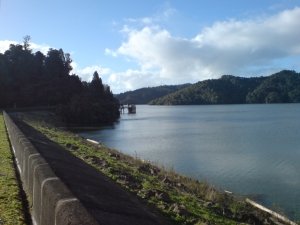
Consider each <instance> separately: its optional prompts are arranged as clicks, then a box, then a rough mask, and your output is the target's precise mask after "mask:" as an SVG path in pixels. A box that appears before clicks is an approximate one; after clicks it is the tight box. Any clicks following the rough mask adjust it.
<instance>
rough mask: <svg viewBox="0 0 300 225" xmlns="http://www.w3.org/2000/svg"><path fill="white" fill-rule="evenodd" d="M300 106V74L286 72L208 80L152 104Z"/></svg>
mask: <svg viewBox="0 0 300 225" xmlns="http://www.w3.org/2000/svg"><path fill="white" fill-rule="evenodd" d="M289 102H300V74H299V73H296V72H295V71H289V70H283V71H281V72H279V73H276V74H273V75H271V76H268V77H252V78H243V77H235V76H231V75H224V76H222V77H221V78H220V79H213V80H205V81H201V82H198V83H196V84H193V85H190V86H188V87H186V88H184V89H181V90H178V91H176V92H174V93H171V94H168V95H166V96H163V97H161V98H158V99H155V100H153V101H151V102H150V104H153V105H200V104H243V103H289Z"/></svg>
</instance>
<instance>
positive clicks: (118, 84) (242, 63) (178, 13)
mask: <svg viewBox="0 0 300 225" xmlns="http://www.w3.org/2000/svg"><path fill="white" fill-rule="evenodd" d="M0 1H1V6H0V51H1V52H4V51H5V49H7V47H8V46H9V43H17V42H22V38H23V37H24V36H25V35H30V36H31V38H32V48H33V50H42V51H44V52H45V53H46V52H47V49H48V48H49V47H52V48H62V49H64V51H65V52H68V53H71V56H72V59H73V61H74V63H73V67H74V72H75V73H76V74H78V75H79V76H81V77H82V79H83V80H89V79H90V78H91V76H92V74H93V71H94V70H98V71H99V73H100V74H101V76H102V79H103V81H104V82H105V83H107V84H109V85H110V86H111V88H112V90H113V91H114V92H115V93H119V92H123V91H126V90H133V89H136V88H140V87H145V86H156V85H161V84H179V83H187V82H190V83H194V82H196V81H199V80H203V79H211V78H218V77H220V76H221V75H223V74H234V75H239V76H260V75H268V74H271V73H273V72H277V71H279V70H281V69H293V70H296V71H299V68H300V57H299V56H300V29H299V28H300V8H299V7H300V1H293V0H273V1H270V0H264V1H258V0H252V1H250V0H243V1H241V0H227V1H220V0H218V1H217V0H210V1H202V0H190V1H184V0H173V1H171V0H169V1H163V0H144V1H141V0H106V1H104V0H98V1H97V0H85V1H70V0H60V1H59V0H51V1H41V0H27V1H22V0H0Z"/></svg>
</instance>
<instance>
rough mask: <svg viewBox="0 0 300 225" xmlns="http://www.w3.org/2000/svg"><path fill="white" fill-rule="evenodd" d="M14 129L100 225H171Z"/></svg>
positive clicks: (36, 135) (33, 133)
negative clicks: (26, 140)
mask: <svg viewBox="0 0 300 225" xmlns="http://www.w3.org/2000/svg"><path fill="white" fill-rule="evenodd" d="M15 122H16V124H17V126H18V127H19V128H20V129H21V130H22V132H23V133H24V134H25V136H27V138H28V139H29V140H30V141H31V142H32V144H33V145H34V146H35V147H36V149H37V150H38V151H39V152H40V154H41V155H42V156H43V157H44V159H45V160H46V161H47V162H48V163H49V165H50V167H51V168H52V169H53V171H54V173H55V174H56V176H58V177H59V178H60V179H61V180H62V181H63V182H64V183H65V185H66V186H67V187H68V188H69V189H70V191H71V192H72V193H73V194H74V195H75V196H76V197H77V198H78V199H79V200H80V202H81V203H82V204H83V205H84V207H85V208H86V209H87V211H88V212H89V213H90V214H91V215H92V216H93V217H94V218H95V219H96V220H97V222H98V223H99V224H103V225H141V224H143V225H148V224H149V225H150V224H153V225H154V224H170V223H169V222H168V221H167V220H166V219H165V218H163V217H162V216H160V215H159V214H158V213H155V212H154V210H152V209H150V208H149V207H147V206H146V204H145V203H143V202H141V200H140V199H138V198H137V197H136V196H134V195H133V194H131V193H129V192H127V191H125V190H123V189H122V188H121V187H120V186H119V185H117V184H116V183H114V182H113V181H111V180H110V179H109V178H107V177H106V176H105V175H103V174H101V173H100V172H99V171H97V170H96V169H94V168H93V167H91V166H90V165H88V164H86V163H85V162H84V161H82V160H81V159H79V158H77V157H75V156H73V155H72V154H71V153H70V152H68V151H66V150H65V149H63V148H62V147H60V146H59V145H58V144H56V143H54V142H52V141H51V140H49V139H48V138H47V137H46V136H44V135H43V134H41V133H40V132H38V131H37V130H35V129H33V128H32V127H30V126H29V125H27V124H25V123H24V122H22V121H19V120H15Z"/></svg>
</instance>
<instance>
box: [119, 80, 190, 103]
mask: <svg viewBox="0 0 300 225" xmlns="http://www.w3.org/2000/svg"><path fill="white" fill-rule="evenodd" d="M190 85H191V84H181V85H163V86H158V87H148V88H140V89H137V90H134V91H128V92H124V93H121V94H118V95H116V96H115V97H116V98H117V99H119V101H120V103H121V104H148V103H149V102H150V101H151V100H153V99H156V98H160V97H162V96H165V95H167V94H170V93H173V92H175V91H178V90H180V89H182V88H185V87H188V86H190Z"/></svg>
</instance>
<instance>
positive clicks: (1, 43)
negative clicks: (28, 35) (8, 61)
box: [0, 40, 18, 53]
mask: <svg viewBox="0 0 300 225" xmlns="http://www.w3.org/2000/svg"><path fill="white" fill-rule="evenodd" d="M11 44H18V43H17V42H16V41H10V40H0V53H4V52H5V51H6V50H7V49H9V46H10V45H11Z"/></svg>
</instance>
